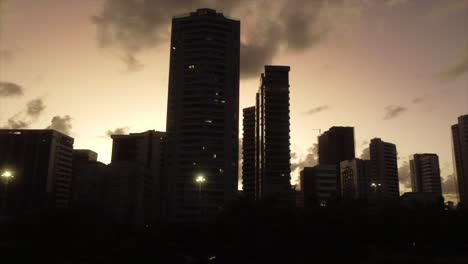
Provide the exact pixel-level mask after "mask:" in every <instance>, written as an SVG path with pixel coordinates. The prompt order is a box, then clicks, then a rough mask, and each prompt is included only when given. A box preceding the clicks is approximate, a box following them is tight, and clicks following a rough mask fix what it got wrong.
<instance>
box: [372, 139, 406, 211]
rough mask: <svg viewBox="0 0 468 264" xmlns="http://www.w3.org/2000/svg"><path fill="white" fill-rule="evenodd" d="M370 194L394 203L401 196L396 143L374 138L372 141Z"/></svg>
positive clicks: (377, 199)
mask: <svg viewBox="0 0 468 264" xmlns="http://www.w3.org/2000/svg"><path fill="white" fill-rule="evenodd" d="M370 158H371V159H370V160H371V185H370V195H371V196H372V197H373V198H375V199H376V201H377V202H383V203H394V202H397V201H398V199H399V197H400V187H399V182H398V164H397V151H396V146H395V144H392V143H387V142H384V141H382V140H381V139H380V138H374V139H372V140H371V142H370Z"/></svg>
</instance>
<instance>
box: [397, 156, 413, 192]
mask: <svg viewBox="0 0 468 264" xmlns="http://www.w3.org/2000/svg"><path fill="white" fill-rule="evenodd" d="M398 179H399V182H400V184H402V185H403V186H404V187H405V188H407V189H411V172H410V164H409V162H408V161H404V162H403V164H402V165H401V166H400V167H399V168H398Z"/></svg>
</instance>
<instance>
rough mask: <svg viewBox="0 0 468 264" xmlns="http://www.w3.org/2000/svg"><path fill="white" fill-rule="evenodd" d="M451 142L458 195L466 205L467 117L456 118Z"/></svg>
mask: <svg viewBox="0 0 468 264" xmlns="http://www.w3.org/2000/svg"><path fill="white" fill-rule="evenodd" d="M452 142H453V160H454V163H455V164H454V167H455V173H456V175H457V176H456V180H457V185H458V186H457V187H458V195H459V198H460V202H461V203H462V204H468V115H463V116H460V117H458V123H457V124H455V125H453V126H452Z"/></svg>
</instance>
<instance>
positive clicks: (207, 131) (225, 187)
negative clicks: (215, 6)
mask: <svg viewBox="0 0 468 264" xmlns="http://www.w3.org/2000/svg"><path fill="white" fill-rule="evenodd" d="M239 63H240V22H239V21H238V20H233V19H229V18H226V17H225V16H224V15H223V14H222V13H217V12H216V11H215V10H212V9H198V10H197V11H196V12H192V13H190V14H189V15H185V16H179V17H174V18H173V20H172V33H171V50H170V68H169V94H168V106H167V124H166V129H167V136H168V141H167V161H168V162H167V164H166V165H167V166H166V170H165V172H166V176H167V183H166V185H167V186H166V189H167V193H168V199H169V200H168V203H167V204H168V208H167V209H168V215H169V218H170V221H179V222H180V221H199V220H206V219H210V218H212V217H214V216H216V215H217V214H218V213H219V212H220V211H221V210H222V209H223V208H224V207H225V206H227V205H228V204H229V203H230V202H231V201H232V200H233V199H234V197H235V195H236V193H237V183H238V155H239V153H238V148H239V146H238V140H239V135H238V133H239V132H238V130H239V117H238V114H239ZM199 176H200V177H202V178H203V179H205V181H204V182H203V183H201V182H200V183H198V182H196V181H195V179H196V178H197V177H199ZM199 185H203V186H199Z"/></svg>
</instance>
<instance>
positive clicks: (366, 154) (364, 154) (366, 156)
mask: <svg viewBox="0 0 468 264" xmlns="http://www.w3.org/2000/svg"><path fill="white" fill-rule="evenodd" d="M361 159H365V160H369V159H370V149H369V147H366V148H364V149H363V150H362V153H361Z"/></svg>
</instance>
